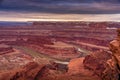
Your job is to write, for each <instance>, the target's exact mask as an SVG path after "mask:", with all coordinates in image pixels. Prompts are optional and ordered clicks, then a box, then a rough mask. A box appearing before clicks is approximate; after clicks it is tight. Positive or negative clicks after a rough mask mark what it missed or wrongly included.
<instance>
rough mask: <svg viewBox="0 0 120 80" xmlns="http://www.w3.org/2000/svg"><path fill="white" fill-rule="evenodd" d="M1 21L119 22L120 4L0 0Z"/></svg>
mask: <svg viewBox="0 0 120 80" xmlns="http://www.w3.org/2000/svg"><path fill="white" fill-rule="evenodd" d="M0 21H120V1H119V0H0Z"/></svg>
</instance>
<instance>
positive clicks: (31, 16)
mask: <svg viewBox="0 0 120 80" xmlns="http://www.w3.org/2000/svg"><path fill="white" fill-rule="evenodd" d="M0 21H15V22H26V21H98V22H99V21H100V22H101V21H115V22H120V14H52V13H27V12H6V11H0Z"/></svg>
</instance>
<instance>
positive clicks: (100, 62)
mask: <svg viewBox="0 0 120 80" xmlns="http://www.w3.org/2000/svg"><path fill="white" fill-rule="evenodd" d="M117 33H118V35H117V38H116V39H115V40H113V41H111V42H110V46H109V49H110V51H111V52H112V54H111V52H110V51H109V52H108V51H98V52H95V53H92V54H91V55H88V56H87V57H86V58H85V59H84V62H83V63H84V67H85V68H87V69H89V70H91V71H93V72H94V73H95V74H97V75H98V76H99V77H100V78H101V79H102V80H120V29H118V30H117Z"/></svg>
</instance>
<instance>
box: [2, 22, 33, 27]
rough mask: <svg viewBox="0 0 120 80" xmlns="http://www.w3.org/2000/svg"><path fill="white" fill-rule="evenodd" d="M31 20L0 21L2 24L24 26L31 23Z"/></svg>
mask: <svg viewBox="0 0 120 80" xmlns="http://www.w3.org/2000/svg"><path fill="white" fill-rule="evenodd" d="M30 24H31V23H30V22H9V21H0V26H23V25H30Z"/></svg>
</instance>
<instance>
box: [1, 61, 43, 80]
mask: <svg viewBox="0 0 120 80" xmlns="http://www.w3.org/2000/svg"><path fill="white" fill-rule="evenodd" d="M43 67H44V65H38V64H37V63H35V62H30V63H28V64H27V65H26V66H24V67H23V68H18V69H15V70H14V69H13V70H9V71H5V72H2V73H0V80H35V77H36V75H37V74H38V72H39V71H40V70H41V69H42V68H43Z"/></svg>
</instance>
